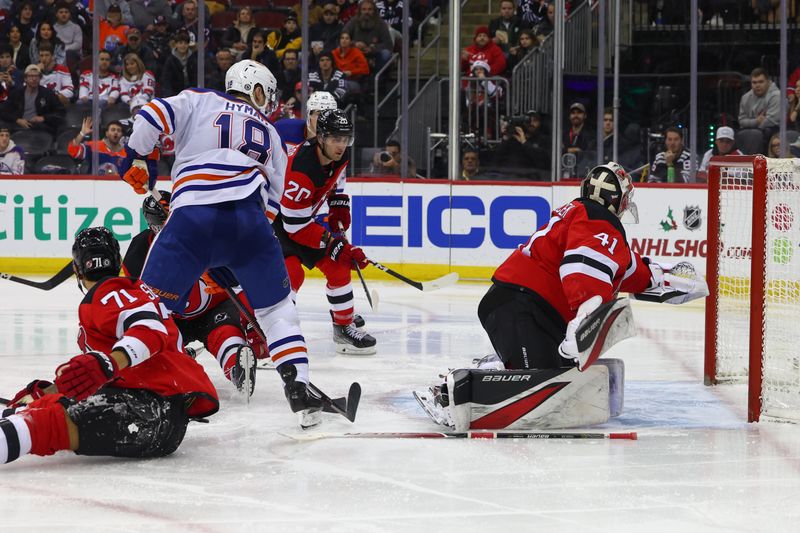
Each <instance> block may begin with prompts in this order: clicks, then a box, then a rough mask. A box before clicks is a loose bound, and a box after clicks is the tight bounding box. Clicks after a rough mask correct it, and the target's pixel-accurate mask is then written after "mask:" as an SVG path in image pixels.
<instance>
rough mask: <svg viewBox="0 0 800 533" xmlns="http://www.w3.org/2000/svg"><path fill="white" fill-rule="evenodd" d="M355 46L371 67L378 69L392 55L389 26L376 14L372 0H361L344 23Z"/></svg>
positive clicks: (345, 29)
mask: <svg viewBox="0 0 800 533" xmlns="http://www.w3.org/2000/svg"><path fill="white" fill-rule="evenodd" d="M342 31H346V32H347V33H348V34H349V35H350V37H351V38H352V40H353V42H354V44H355V47H356V48H358V49H359V50H361V52H362V53H363V54H364V56H365V57H366V58H367V61H369V62H370V63H371V64H372V66H373V69H374V70H375V71H378V70H380V69H381V67H383V65H385V64H386V63H387V62H388V61H389V59H390V58H391V57H392V49H393V47H394V43H393V42H392V36H391V34H390V33H389V26H388V25H387V24H386V23H385V22H384V21H383V19H381V18H380V17H379V16H378V12H377V9H376V8H375V2H373V0H361V3H360V4H358V14H357V15H356V16H354V17H353V18H352V19H350V22H348V23H347V24H345V25H344V28H343V29H342Z"/></svg>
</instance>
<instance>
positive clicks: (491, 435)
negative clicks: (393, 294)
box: [279, 431, 639, 442]
mask: <svg viewBox="0 0 800 533" xmlns="http://www.w3.org/2000/svg"><path fill="white" fill-rule="evenodd" d="M279 433H280V432H279ZM280 434H281V435H283V436H284V437H287V438H289V439H292V440H294V441H297V442H310V441H315V440H322V439H538V440H557V439H570V440H573V439H584V440H597V439H610V440H638V438H639V437H638V435H637V434H636V432H635V431H631V432H627V433H556V432H549V433H544V432H538V431H514V432H510V431H456V432H453V431H441V432H440V431H436V432H430V431H426V432H374V433H302V434H293V433H280Z"/></svg>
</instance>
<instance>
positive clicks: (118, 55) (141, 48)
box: [112, 26, 158, 72]
mask: <svg viewBox="0 0 800 533" xmlns="http://www.w3.org/2000/svg"><path fill="white" fill-rule="evenodd" d="M127 37H128V44H126V45H123V46H118V47H117V48H116V50H114V59H113V60H112V64H113V65H114V70H117V71H118V72H123V71H124V66H125V65H124V64H123V61H124V59H125V57H127V56H128V54H136V55H137V56H138V57H139V59H141V60H142V63H144V67H145V69H147V70H150V71H152V70H153V69H157V68H158V62H157V61H156V55H155V53H154V52H153V50H152V49H151V48H150V47H149V46H147V45H146V44H144V42H143V39H142V32H141V31H140V30H139V28H137V27H135V26H131V27H130V28H128V33H127Z"/></svg>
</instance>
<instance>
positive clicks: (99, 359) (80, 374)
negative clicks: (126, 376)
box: [55, 352, 118, 401]
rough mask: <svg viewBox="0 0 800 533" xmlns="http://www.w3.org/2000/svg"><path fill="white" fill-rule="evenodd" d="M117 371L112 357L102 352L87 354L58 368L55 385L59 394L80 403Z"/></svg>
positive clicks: (78, 356) (74, 358) (76, 357)
mask: <svg viewBox="0 0 800 533" xmlns="http://www.w3.org/2000/svg"><path fill="white" fill-rule="evenodd" d="M117 370H118V368H117V365H116V363H114V360H113V359H112V358H111V357H109V356H107V355H106V354H104V353H100V352H87V353H84V354H81V355H76V356H75V357H73V358H72V359H70V360H69V361H68V362H66V363H64V364H63V365H61V366H60V367H58V368H57V369H56V381H55V383H56V387H58V392H60V393H61V394H63V395H65V396H69V397H71V398H75V399H76V400H79V401H80V400H84V399H86V398H87V397H89V396H90V395H91V394H93V393H94V392H95V391H97V389H99V388H100V386H101V385H103V384H104V383H106V382H107V381H108V380H109V379H111V377H112V376H113V375H114V372H116V371H117Z"/></svg>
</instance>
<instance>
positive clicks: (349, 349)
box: [333, 322, 377, 355]
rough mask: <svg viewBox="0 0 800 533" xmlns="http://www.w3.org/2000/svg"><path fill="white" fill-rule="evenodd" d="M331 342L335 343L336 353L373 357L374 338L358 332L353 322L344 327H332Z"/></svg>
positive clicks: (374, 350)
mask: <svg viewBox="0 0 800 533" xmlns="http://www.w3.org/2000/svg"><path fill="white" fill-rule="evenodd" d="M333 341H334V342H335V343H336V352H337V353H341V354H345V355H374V354H375V352H376V351H377V348H376V347H375V344H376V341H375V337H373V336H372V335H370V334H368V333H365V332H363V331H360V330H359V329H358V328H357V327H356V325H355V323H354V322H351V323H350V324H348V325H346V326H340V325H338V324H334V325H333Z"/></svg>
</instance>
